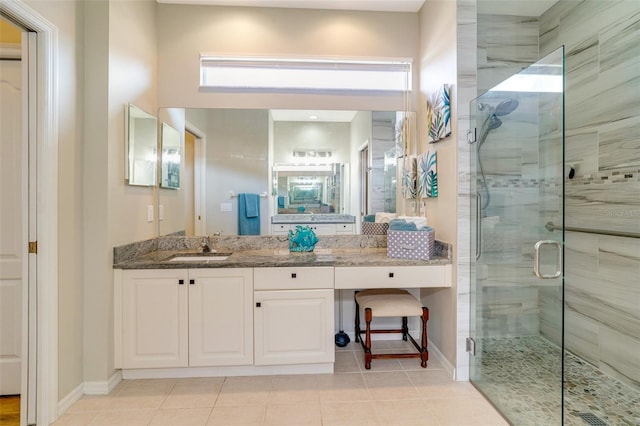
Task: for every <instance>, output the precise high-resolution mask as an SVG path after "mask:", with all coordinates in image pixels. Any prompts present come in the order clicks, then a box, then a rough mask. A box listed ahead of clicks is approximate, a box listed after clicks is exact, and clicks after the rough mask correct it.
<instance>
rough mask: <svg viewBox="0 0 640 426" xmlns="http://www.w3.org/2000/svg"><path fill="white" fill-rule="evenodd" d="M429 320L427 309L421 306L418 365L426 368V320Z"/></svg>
mask: <svg viewBox="0 0 640 426" xmlns="http://www.w3.org/2000/svg"><path fill="white" fill-rule="evenodd" d="M428 320H429V309H428V308H425V307H424V306H423V307H422V342H421V343H422V349H421V351H420V361H421V362H420V366H421V367H422V368H427V361H428V360H429V351H428V350H427V321H428Z"/></svg>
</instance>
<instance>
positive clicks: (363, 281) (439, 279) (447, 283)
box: [335, 265, 451, 289]
mask: <svg viewBox="0 0 640 426" xmlns="http://www.w3.org/2000/svg"><path fill="white" fill-rule="evenodd" d="M335 285H336V288H337V289H340V288H352V289H357V288H411V287H414V288H415V287H451V265H426V266H374V267H355V266H354V267H337V268H335Z"/></svg>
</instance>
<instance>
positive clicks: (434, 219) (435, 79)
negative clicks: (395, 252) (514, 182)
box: [418, 0, 458, 365]
mask: <svg viewBox="0 0 640 426" xmlns="http://www.w3.org/2000/svg"><path fill="white" fill-rule="evenodd" d="M456 19H457V14H456V2H452V1H444V0H441V1H434V0H427V2H426V4H425V6H423V8H422V10H421V11H420V102H419V105H420V109H419V110H418V129H420V131H419V132H418V136H419V143H418V151H419V152H424V151H426V150H434V149H435V150H436V152H437V161H438V165H437V167H438V197H437V198H427V199H425V201H426V214H427V221H428V223H429V226H432V227H433V228H434V229H435V230H436V238H437V239H438V240H441V241H446V242H448V243H451V244H454V246H455V243H456V240H457V219H456V218H457V193H458V190H457V181H458V173H457V134H458V129H457V118H458V115H457V104H456V83H457V75H456V74H457V61H456V45H457V42H456ZM445 83H446V84H450V85H452V87H451V132H452V134H451V136H449V137H448V138H446V139H444V140H443V141H440V142H437V143H435V144H428V143H427V142H426V136H427V135H426V130H424V129H426V128H427V123H426V120H425V117H426V112H425V105H426V100H427V96H428V95H429V94H430V93H431V92H433V91H434V90H435V89H437V88H438V87H439V86H440V85H442V84H445ZM453 253H454V259H453V264H454V265H455V264H456V259H455V253H456V250H455V247H454V250H453ZM452 282H453V287H452V288H451V289H444V290H423V291H422V293H421V296H422V300H423V302H424V303H425V304H426V306H428V307H429V311H430V317H429V318H430V319H429V337H430V339H431V341H432V342H433V343H434V344H435V346H436V347H437V348H438V349H439V350H440V351H441V352H442V354H443V355H444V356H445V357H446V359H447V360H448V361H449V362H450V363H451V364H453V365H455V363H456V362H455V361H456V270H455V268H454V269H453V276H452Z"/></svg>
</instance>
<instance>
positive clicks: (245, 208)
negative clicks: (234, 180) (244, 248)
mask: <svg viewBox="0 0 640 426" xmlns="http://www.w3.org/2000/svg"><path fill="white" fill-rule="evenodd" d="M238 235H260V196H259V195H258V194H238Z"/></svg>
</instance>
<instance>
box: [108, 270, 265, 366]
mask: <svg viewBox="0 0 640 426" xmlns="http://www.w3.org/2000/svg"><path fill="white" fill-rule="evenodd" d="M116 285H117V286H118V284H117V283H116ZM118 293H120V295H121V296H120V300H116V347H118V340H119V337H118V335H117V333H118V329H120V330H121V336H120V341H121V347H120V350H119V351H118V350H116V364H117V365H116V366H117V367H119V368H124V369H135V368H172V367H203V366H227V365H251V364H252V363H253V312H252V299H253V273H252V269H251V268H229V269H226V268H224V269H223V268H220V269H218V268H211V269H143V270H125V271H122V272H121V279H120V286H119V288H117V289H116V297H117V295H118ZM118 302H119V306H120V309H118ZM119 310H120V312H118V311H119ZM118 315H120V318H121V320H120V321H119V318H118ZM118 322H120V325H119V326H118ZM118 352H120V355H121V356H120V357H119V356H118ZM118 364H119V365H118Z"/></svg>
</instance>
